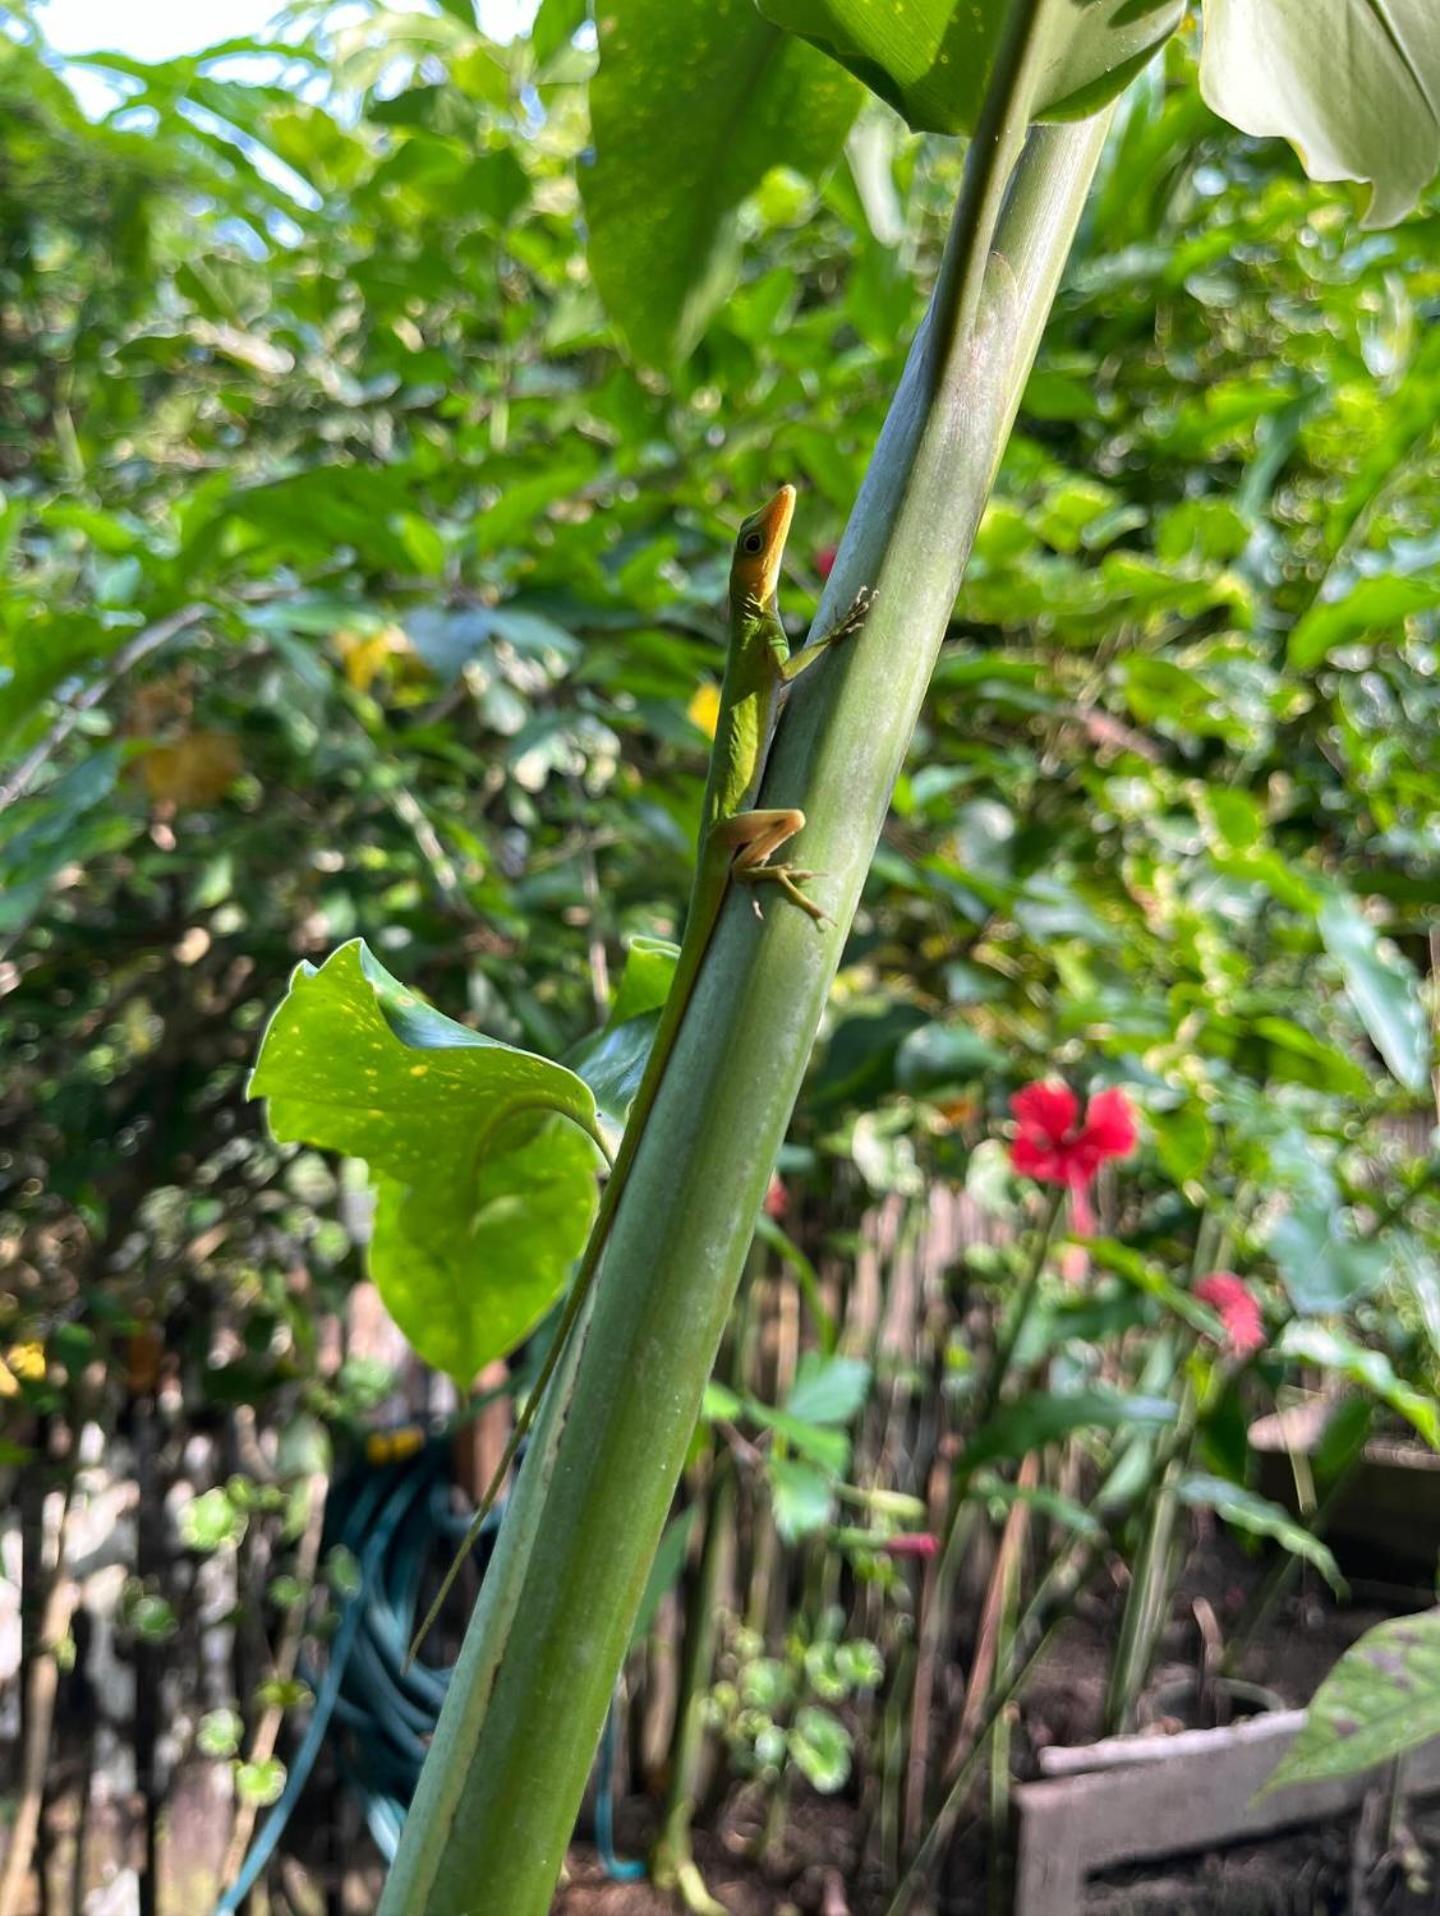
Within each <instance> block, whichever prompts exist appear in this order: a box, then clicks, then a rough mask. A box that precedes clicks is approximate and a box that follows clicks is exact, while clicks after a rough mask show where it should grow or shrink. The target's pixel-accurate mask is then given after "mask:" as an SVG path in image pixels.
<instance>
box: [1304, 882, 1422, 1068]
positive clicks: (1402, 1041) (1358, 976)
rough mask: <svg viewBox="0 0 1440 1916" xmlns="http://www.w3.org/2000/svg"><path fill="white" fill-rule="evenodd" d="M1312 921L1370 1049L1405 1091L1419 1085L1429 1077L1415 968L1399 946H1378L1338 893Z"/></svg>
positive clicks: (1369, 929)
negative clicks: (1386, 948)
mask: <svg viewBox="0 0 1440 1916" xmlns="http://www.w3.org/2000/svg"><path fill="white" fill-rule="evenodd" d="M1317 923H1318V924H1319V927H1320V936H1321V937H1322V938H1323V939H1324V941H1325V949H1326V950H1327V951H1328V952H1329V954H1330V956H1331V957H1332V958H1333V959H1334V960H1335V962H1336V963H1337V964H1338V965H1339V967H1340V970H1341V973H1342V974H1343V976H1344V979H1345V991H1346V995H1347V996H1348V997H1349V999H1350V1002H1351V1004H1353V1005H1354V1007H1355V1009H1356V1011H1357V1012H1358V1013H1359V1016H1360V1022H1361V1023H1362V1024H1363V1025H1364V1027H1365V1029H1366V1030H1367V1031H1368V1032H1369V1034H1370V1037H1371V1039H1372V1041H1373V1043H1374V1045H1375V1049H1376V1050H1377V1051H1378V1052H1379V1053H1380V1056H1381V1057H1382V1058H1383V1059H1384V1060H1385V1062H1386V1064H1387V1065H1388V1066H1389V1068H1390V1070H1391V1071H1392V1072H1393V1073H1394V1075H1395V1076H1396V1077H1397V1078H1398V1079H1399V1080H1400V1082H1401V1084H1403V1085H1404V1086H1405V1088H1406V1089H1407V1090H1408V1091H1423V1090H1424V1089H1425V1088H1426V1086H1427V1085H1428V1083H1429V1081H1430V1026H1429V1023H1428V1021H1427V1019H1426V1017H1425V1008H1424V1006H1423V1005H1422V1004H1421V1002H1420V986H1419V981H1418V980H1417V978H1416V976H1415V972H1414V969H1413V968H1412V967H1411V965H1410V964H1409V962H1408V961H1407V960H1406V959H1405V958H1404V957H1403V956H1402V955H1401V953H1400V952H1398V951H1393V950H1392V951H1382V950H1381V948H1380V940H1379V938H1378V937H1377V935H1376V932H1375V927H1374V926H1373V925H1372V924H1371V923H1370V921H1369V919H1368V918H1366V917H1365V915H1364V913H1363V912H1362V911H1361V910H1360V907H1359V906H1358V905H1357V904H1356V903H1355V900H1354V899H1353V898H1347V897H1345V896H1344V894H1343V893H1340V892H1336V893H1334V894H1333V895H1332V896H1331V897H1330V898H1328V899H1327V900H1326V902H1325V903H1324V904H1323V905H1322V906H1321V908H1320V912H1319V916H1318V919H1317Z"/></svg>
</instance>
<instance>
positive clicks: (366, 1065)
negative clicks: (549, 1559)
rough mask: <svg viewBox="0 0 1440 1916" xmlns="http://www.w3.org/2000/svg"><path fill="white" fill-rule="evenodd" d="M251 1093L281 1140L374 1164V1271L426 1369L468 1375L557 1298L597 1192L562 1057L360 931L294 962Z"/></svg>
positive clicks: (575, 1091) (582, 1111)
mask: <svg viewBox="0 0 1440 1916" xmlns="http://www.w3.org/2000/svg"><path fill="white" fill-rule="evenodd" d="M250 1095H251V1096H252V1097H261V1098H267V1099H268V1100H269V1112H268V1115H269V1120H270V1128H271V1131H272V1133H273V1134H274V1136H275V1137H276V1138H278V1139H280V1140H281V1141H292V1140H293V1141H297V1142H300V1141H303V1142H305V1143H308V1144H314V1145H319V1146H321V1147H322V1148H324V1149H326V1150H332V1151H340V1152H344V1153H345V1154H346V1155H348V1156H352V1157H359V1158H364V1159H365V1160H366V1162H367V1163H368V1164H369V1166H370V1169H371V1174H372V1177H373V1179H374V1183H375V1188H376V1195H377V1206H376V1213H375V1227H374V1235H373V1238H372V1240H371V1244H370V1269H371V1272H372V1275H373V1276H374V1279H375V1282H376V1284H377V1285H378V1287H379V1289H380V1293H381V1295H382V1297H383V1298H384V1299H385V1303H386V1305H387V1307H388V1309H389V1311H390V1313H391V1315H392V1316H393V1317H394V1319H395V1321H396V1323H397V1324H399V1326H400V1328H401V1329H402V1330H403V1331H404V1332H405V1334H406V1336H407V1337H408V1338H409V1339H410V1341H411V1343H412V1344H413V1345H414V1346H415V1348H416V1350H418V1351H419V1352H420V1353H421V1355H422V1356H423V1357H425V1358H426V1359H427V1361H428V1362H430V1363H432V1364H434V1365H435V1366H436V1368H437V1369H439V1370H444V1371H447V1372H448V1373H449V1374H450V1375H451V1376H452V1377H454V1378H455V1379H456V1380H457V1382H460V1383H465V1384H468V1383H469V1381H470V1379H471V1378H472V1377H473V1376H474V1375H475V1373H476V1371H478V1370H479V1369H480V1368H481V1367H482V1366H483V1365H484V1364H486V1363H488V1362H489V1361H490V1359H492V1358H494V1357H498V1356H501V1355H503V1354H504V1353H505V1352H506V1351H509V1350H511V1349H513V1348H514V1346H515V1345H516V1344H517V1343H518V1342H519V1341H520V1339H521V1338H523V1337H524V1336H525V1335H526V1333H527V1332H529V1331H530V1330H533V1328H534V1327H535V1325H536V1324H537V1323H538V1322H539V1321H540V1319H541V1318H542V1317H543V1316H544V1315H545V1313H546V1311H547V1310H549V1308H550V1306H551V1305H552V1304H553V1303H554V1301H555V1299H556V1297H557V1295H558V1294H559V1292H560V1289H561V1287H562V1285H563V1284H564V1281H565V1278H566V1275H567V1273H568V1271H569V1268H570V1265H571V1262H572V1260H573V1259H574V1258H575V1257H576V1256H578V1254H579V1252H580V1250H581V1247H582V1246H583V1244H584V1242H585V1238H586V1236H587V1234H588V1231H589V1228H590V1220H591V1218H592V1216H593V1214H594V1209H595V1203H596V1187H595V1162H596V1153H595V1147H594V1145H593V1144H592V1143H591V1141H590V1138H589V1136H587V1133H588V1132H590V1131H591V1130H593V1127H594V1124H595V1101H594V1098H593V1096H592V1095H591V1093H590V1091H589V1089H588V1087H587V1086H586V1085H585V1084H584V1082H583V1081H582V1080H581V1079H580V1078H577V1077H576V1076H575V1074H574V1073H573V1072H571V1071H567V1070H566V1069H565V1068H564V1067H563V1066H562V1065H557V1064H552V1063H551V1062H550V1061H549V1060H548V1059H546V1058H538V1057H535V1056H533V1055H532V1054H531V1053H529V1052H525V1051H516V1050H513V1049H512V1048H511V1047H510V1046H508V1045H503V1044H498V1043H496V1042H495V1040H493V1039H490V1038H486V1037H483V1036H481V1034H480V1033H479V1032H475V1031H471V1030H469V1029H467V1028H466V1027H465V1026H463V1025H458V1024H455V1023H454V1022H453V1021H452V1020H451V1019H449V1018H446V1017H444V1016H443V1015H442V1014H441V1013H440V1012H438V1011H435V1010H433V1009H432V1008H431V1007H430V1006H428V1005H426V1004H424V1003H423V1002H422V1001H421V1000H420V999H418V998H416V997H415V995H414V994H413V993H411V992H408V991H406V990H405V988H404V987H403V986H401V985H400V984H398V983H397V982H396V980H395V979H393V978H392V977H390V975H389V974H388V973H387V972H386V971H385V970H384V968H383V967H382V966H381V965H380V964H379V963H378V962H377V961H376V959H375V958H374V957H373V956H372V954H371V953H370V952H369V951H367V950H366V948H365V946H364V945H363V944H361V943H359V942H358V941H356V942H353V943H351V944H348V945H342V946H341V948H340V949H339V950H338V951H336V952H335V953H333V954H332V956H331V957H330V958H328V959H327V960H326V962H325V964H324V965H323V966H321V967H320V969H319V970H316V969H315V968H314V967H313V966H310V965H302V966H301V967H300V968H299V969H298V970H297V971H296V973H295V975H294V977H293V979H292V980H291V985H290V992H289V995H288V996H287V997H286V998H285V999H284V1001H283V1002H282V1003H281V1005H280V1006H279V1008H278V1009H277V1011H276V1012H275V1015H274V1017H273V1018H272V1020H271V1022H270V1026H269V1029H268V1030H267V1031H266V1034H265V1040H264V1043H263V1045H262V1047H261V1051H260V1058H259V1061H258V1063H257V1065H256V1067H255V1071H254V1074H253V1076H252V1077H251V1080H250Z"/></svg>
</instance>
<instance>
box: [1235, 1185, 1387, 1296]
mask: <svg viewBox="0 0 1440 1916" xmlns="http://www.w3.org/2000/svg"><path fill="white" fill-rule="evenodd" d="M1265 1248H1266V1250H1267V1251H1269V1253H1270V1255H1271V1257H1273V1258H1274V1260H1275V1264H1276V1268H1277V1269H1278V1270H1279V1272H1280V1276H1281V1279H1282V1280H1283V1282H1284V1285H1285V1289H1286V1291H1287V1292H1288V1293H1289V1296H1290V1302H1291V1303H1292V1304H1293V1305H1294V1306H1295V1309H1296V1310H1297V1311H1300V1312H1302V1313H1303V1314H1307V1315H1309V1316H1313V1317H1324V1316H1326V1315H1328V1314H1329V1313H1330V1312H1332V1311H1344V1310H1348V1309H1349V1307H1350V1306H1351V1305H1352V1304H1353V1303H1354V1302H1355V1301H1356V1299H1357V1298H1361V1297H1365V1296H1367V1295H1368V1293H1369V1292H1371V1291H1373V1290H1374V1289H1375V1288H1376V1286H1377V1285H1378V1284H1379V1283H1380V1282H1381V1280H1382V1279H1383V1277H1384V1275H1385V1264H1386V1254H1385V1250H1384V1247H1383V1246H1382V1245H1379V1244H1373V1243H1365V1242H1363V1241H1359V1240H1357V1239H1355V1238H1353V1237H1350V1236H1348V1235H1347V1234H1346V1231H1345V1228H1344V1225H1343V1224H1342V1222H1341V1219H1340V1216H1339V1213H1338V1212H1335V1211H1332V1210H1328V1209H1327V1208H1326V1207H1325V1206H1324V1205H1320V1204H1306V1205H1297V1206H1296V1208H1295V1209H1294V1210H1293V1211H1287V1212H1286V1213H1285V1215H1284V1216H1283V1217H1282V1218H1280V1220H1279V1221H1278V1222H1277V1223H1276V1225H1275V1227H1274V1229H1273V1230H1272V1231H1271V1233H1270V1235H1269V1237H1268V1238H1267V1239H1266V1243H1265Z"/></svg>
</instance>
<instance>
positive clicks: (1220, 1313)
mask: <svg viewBox="0 0 1440 1916" xmlns="http://www.w3.org/2000/svg"><path fill="white" fill-rule="evenodd" d="M1195 1295H1196V1296H1197V1297H1198V1298H1199V1300H1200V1302H1201V1303H1202V1304H1208V1305H1209V1306H1210V1308H1211V1310H1212V1311H1214V1313H1215V1315H1216V1316H1217V1317H1218V1318H1219V1319H1220V1322H1221V1323H1222V1324H1223V1325H1224V1326H1225V1353H1226V1355H1227V1356H1228V1357H1250V1356H1253V1355H1254V1353H1255V1352H1256V1351H1258V1350H1263V1349H1264V1348H1265V1320H1264V1318H1263V1317H1262V1316H1261V1315H1260V1306H1259V1304H1258V1303H1257V1302H1256V1301H1255V1297H1254V1294H1253V1292H1252V1291H1251V1289H1250V1286H1249V1285H1248V1284H1247V1283H1246V1282H1245V1280H1244V1278H1243V1277H1237V1276H1236V1275H1235V1273H1234V1272H1233V1271H1212V1272H1211V1273H1210V1275H1209V1277H1202V1278H1201V1280H1200V1282H1199V1283H1198V1284H1197V1285H1196V1286H1195Z"/></svg>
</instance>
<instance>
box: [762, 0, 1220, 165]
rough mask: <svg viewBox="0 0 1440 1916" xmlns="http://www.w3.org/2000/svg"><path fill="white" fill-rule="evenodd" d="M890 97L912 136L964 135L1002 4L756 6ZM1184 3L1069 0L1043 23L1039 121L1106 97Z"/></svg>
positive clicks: (860, 1)
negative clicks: (1076, 0)
mask: <svg viewBox="0 0 1440 1916" xmlns="http://www.w3.org/2000/svg"><path fill="white" fill-rule="evenodd" d="M759 6H760V11H761V12H762V13H763V14H765V15H766V16H767V17H768V18H769V19H771V20H773V21H775V23H776V24H777V25H778V26H782V27H786V28H788V29H789V31H790V32H792V33H798V34H802V35H803V36H804V37H805V38H806V39H807V40H810V41H812V42H813V43H814V44H815V45H816V46H817V47H819V48H821V49H822V51H824V52H826V53H828V54H830V55H831V56H832V57H833V58H834V59H836V60H839V61H840V62H841V64H842V65H844V66H847V67H849V69H850V71H851V72H852V73H853V74H855V75H856V76H857V78H859V79H861V80H863V81H864V82H865V84H866V86H868V87H869V88H871V90H872V91H873V92H875V93H878V94H879V95H880V97H881V99H882V100H888V101H889V102H890V104H891V106H893V107H894V108H895V110H896V111H897V112H898V113H901V114H903V115H904V117H905V118H906V120H908V121H909V123H910V125H911V126H912V127H914V128H915V129H916V131H917V132H928V133H970V132H973V131H974V128H975V122H976V119H977V117H978V115H979V112H980V107H981V103H982V102H983V100H984V98H985V93H986V89H987V88H988V86H989V84H990V77H991V69H992V67H993V66H994V62H995V53H996V49H997V47H998V45H999V42H1000V36H1001V33H1002V30H1003V28H1004V25H1005V17H1006V14H1007V12H1008V10H1009V9H1008V4H1007V0H979V3H978V4H977V0H759ZM1184 12H1185V8H1184V5H1183V0H1090V3H1089V4H1087V5H1083V6H1077V5H1074V4H1072V3H1071V0H1061V3H1060V4H1058V5H1057V4H1053V0H1052V4H1050V5H1049V6H1048V7H1047V8H1046V9H1045V10H1044V15H1043V19H1042V31H1043V32H1044V34H1045V52H1044V61H1043V66H1042V70H1041V76H1040V82H1039V86H1038V89H1037V94H1036V99H1035V112H1036V114H1037V116H1038V117H1041V118H1058V119H1064V118H1077V117H1079V116H1080V115H1081V114H1084V113H1093V112H1094V111H1095V110H1096V109H1097V108H1099V107H1101V106H1103V105H1104V104H1105V102H1106V101H1107V100H1111V99H1113V98H1114V97H1115V95H1116V94H1117V93H1119V92H1120V91H1121V89H1122V88H1123V87H1124V86H1125V84H1126V83H1127V81H1129V80H1130V79H1131V78H1132V77H1133V75H1134V74H1135V73H1136V72H1138V70H1139V69H1140V68H1141V67H1142V66H1144V64H1145V62H1146V61H1147V60H1148V59H1149V58H1150V56H1151V55H1152V54H1153V53H1154V51H1155V49H1156V48H1157V47H1158V46H1159V45H1160V44H1161V42H1162V41H1164V40H1166V39H1168V37H1169V36H1170V34H1171V33H1173V32H1174V30H1175V28H1176V27H1177V26H1178V25H1179V23H1180V20H1181V18H1182V16H1183V14H1184Z"/></svg>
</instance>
